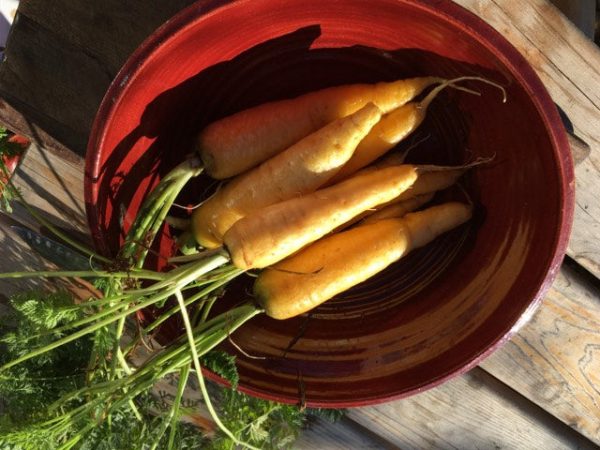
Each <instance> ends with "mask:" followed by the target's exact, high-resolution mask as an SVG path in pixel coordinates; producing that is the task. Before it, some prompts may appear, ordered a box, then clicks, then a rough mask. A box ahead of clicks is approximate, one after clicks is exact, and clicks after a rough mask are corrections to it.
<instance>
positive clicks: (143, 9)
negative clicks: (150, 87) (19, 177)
mask: <svg viewBox="0 0 600 450" xmlns="http://www.w3.org/2000/svg"><path fill="white" fill-rule="evenodd" d="M191 3H193V1H192V0H160V1H155V2H151V3H150V2H148V1H144V0H132V1H126V2H123V1H120V0H103V1H98V2H94V1H83V0H53V1H52V2H48V1H47V0H22V1H21V3H20V5H19V10H18V13H17V16H16V18H15V23H14V26H13V27H12V29H11V33H10V35H9V37H8V41H7V44H6V52H5V58H4V60H3V61H2V63H1V64H0V110H2V111H1V112H2V114H1V116H2V119H1V120H0V121H1V122H3V123H4V124H5V125H7V126H9V127H11V128H13V129H15V126H18V127H19V128H17V129H16V131H19V132H22V133H25V134H26V135H28V137H30V138H32V139H33V140H34V141H35V142H38V143H39V144H41V145H42V146H43V147H46V148H48V147H50V148H61V147H67V148H69V149H71V150H73V151H74V152H75V153H77V154H79V155H84V154H85V148H86V144H87V138H88V135H89V130H90V127H91V125H92V121H93V119H94V116H95V114H96V111H97V109H98V106H99V104H100V101H101V100H102V97H103V96H104V93H105V92H106V90H107V88H108V86H109V84H110V82H111V81H112V79H113V78H114V76H115V75H116V73H117V72H118V70H119V69H120V67H121V66H122V65H123V63H124V62H125V60H126V59H127V57H128V56H129V55H130V54H131V53H132V52H133V51H134V50H135V49H136V48H137V47H138V46H139V45H140V44H141V43H142V41H143V40H144V39H145V38H146V37H147V36H149V35H150V34H151V33H152V32H153V31H154V30H155V29H156V28H157V27H159V26H160V25H161V24H162V23H164V22H165V21H166V20H168V19H169V18H170V17H172V16H173V15H174V14H176V13H177V12H178V11H180V10H181V9H183V8H184V7H186V6H188V5H189V4H191ZM2 103H5V104H6V105H5V106H4V107H2V106H3V105H2ZM25 118H26V119H25ZM37 130H42V132H38V131H37Z"/></svg>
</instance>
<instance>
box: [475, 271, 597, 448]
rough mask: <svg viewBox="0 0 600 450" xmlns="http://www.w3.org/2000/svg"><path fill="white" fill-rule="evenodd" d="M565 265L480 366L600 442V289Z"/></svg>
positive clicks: (595, 281) (595, 282) (566, 422)
mask: <svg viewBox="0 0 600 450" xmlns="http://www.w3.org/2000/svg"><path fill="white" fill-rule="evenodd" d="M586 278H587V277H585V276H583V275H582V274H581V273H580V272H579V271H577V270H574V269H573V268H571V267H569V266H567V265H564V266H563V268H562V270H561V272H560V274H559V276H558V279H557V280H556V282H555V283H554V287H553V289H551V290H550V292H549V293H548V295H547V296H546V298H545V299H544V302H543V304H542V306H541V307H540V308H539V309H538V311H537V313H536V314H535V315H534V316H533V318H532V319H531V321H530V322H529V323H528V324H527V325H525V326H524V327H523V328H522V329H521V330H520V331H519V332H518V333H517V335H515V336H514V337H513V338H512V339H511V340H510V342H508V343H507V344H506V345H505V346H504V347H503V348H502V349H500V350H499V351H497V352H496V353H494V354H493V355H492V356H491V357H490V358H488V359H487V360H486V361H484V363H483V364H482V365H481V367H483V368H484V369H485V370H486V371H487V372H489V373H490V374H492V375H494V376H495V377H496V378H498V379H499V380H501V381H503V382H504V383H506V384H507V385H509V386H511V387H512V388H513V389H515V390H516V391H518V392H519V393H520V394H522V395H523V396H525V397H527V398H528V399H529V400H531V401H532V402H534V403H535V404H537V405H539V406H540V407H541V408H543V409H545V410H546V411H548V412H549V413H551V414H553V415H554V416H556V417H557V418H559V419H560V420H561V421H563V422H564V423H565V424H567V425H569V426H570V427H572V428H574V429H576V430H577V431H579V432H580V433H582V434H583V435H585V436H587V437H588V438H589V439H590V440H592V441H594V442H595V443H596V444H599V445H600V289H599V288H598V284H597V280H594V283H590V281H589V280H588V279H586Z"/></svg>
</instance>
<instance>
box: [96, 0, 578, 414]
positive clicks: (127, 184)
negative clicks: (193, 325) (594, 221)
mask: <svg viewBox="0 0 600 450" xmlns="http://www.w3.org/2000/svg"><path fill="white" fill-rule="evenodd" d="M422 75H436V76H442V77H446V78H450V77H457V76H464V75H472V76H483V77H486V78H488V79H490V80H493V81H494V82H496V83H499V84H501V85H502V86H504V87H505V88H506V93H507V101H506V103H503V102H502V95H501V92H500V91H499V90H498V89H496V88H494V87H492V86H489V85H486V84H483V83H477V82H468V83H466V84H465V85H466V86H469V87H470V88H471V89H475V90H477V91H479V92H480V93H481V95H480V96H475V95H470V94H468V93H465V92H459V91H453V90H447V91H444V93H443V95H440V96H439V98H438V99H436V101H435V102H434V103H433V104H432V107H431V109H430V111H429V113H428V117H427V119H426V121H425V123H424V124H423V125H422V126H421V127H420V128H419V130H418V131H417V132H416V133H415V134H414V135H413V136H411V137H410V138H409V139H408V140H407V141H406V142H405V143H403V144H401V146H404V147H406V146H409V145H411V144H415V143H418V145H416V146H415V148H414V149H412V150H411V152H410V160H411V161H413V162H419V163H437V164H460V163H465V162H469V161H473V160H475V159H477V158H478V157H483V158H490V162H488V163H486V164H484V165H482V166H480V167H478V168H476V169H474V170H471V171H470V172H469V173H468V174H467V176H466V177H465V178H464V179H463V181H462V183H461V188H460V189H458V188H457V189H454V190H453V191H451V192H450V193H445V194H441V195H439V196H438V197H437V199H436V201H442V200H443V199H445V198H449V197H461V198H463V199H464V198H465V197H468V199H469V201H472V202H473V203H474V205H475V207H476V208H475V216H474V218H473V220H472V221H471V222H470V223H468V224H466V225H464V226H462V227H460V228H459V229H457V230H454V231H453V232H451V233H449V234H447V235H445V236H444V237H441V238H439V239H438V240H436V241H435V242H434V243H432V244H431V245H429V246H428V247H426V248H424V249H422V250H419V251H417V252H415V253H413V254H411V255H409V257H407V258H406V259H405V260H403V261H400V262H398V263H397V264H395V265H393V266H392V267H390V268H388V269H387V270H386V271H385V272H383V273H382V274H380V275H379V276H376V277H375V278H373V279H371V280H369V281H367V282H366V283H363V284H362V285H360V286H357V287H356V288H355V289H352V290H351V291H349V292H347V293H344V294H342V295H339V296H338V297H337V298H335V299H333V300H331V301H330V302H328V303H326V304H324V305H323V306H321V307H319V308H317V309H316V310H315V311H313V312H312V313H309V314H305V315H303V316H301V317H297V318H295V319H290V320H287V321H275V320H272V319H269V318H268V317H265V316H259V317H257V318H255V319H253V320H252V321H251V322H249V323H247V324H246V325H245V326H244V327H243V328H242V329H240V330H239V331H238V332H236V333H235V334H234V335H233V336H232V339H233V341H234V342H235V343H236V345H237V346H239V347H240V348H243V349H244V351H245V353H247V354H249V355H254V356H259V357H260V358H251V357H247V356H245V355H244V354H241V353H240V352H239V351H238V350H237V349H236V348H235V347H234V346H232V345H230V344H227V346H226V347H227V349H228V350H229V351H231V352H234V353H235V354H236V355H237V364H238V370H239V373H240V379H241V381H240V386H241V388H242V389H243V390H245V391H246V392H249V393H251V394H253V395H258V396H261V397H265V398H270V399H274V400H279V401H284V402H290V403H297V402H305V403H306V404H308V405H312V406H330V407H334V406H335V407H339V406H358V405H364V404H371V403H376V402H382V401H386V400H390V399H393V398H399V397H402V396H406V395H409V394H412V393H415V392H419V391H420V390H423V389H425V388H427V387H430V386H434V385H436V384H438V383H439V382H441V381H443V380H445V379H447V378H448V377H450V376H453V375H456V374H459V373H462V372H464V371H466V370H467V369H468V368H470V367H472V366H473V365H475V364H476V363H477V362H478V361H479V360H480V359H481V358H482V357H483V356H485V355H486V354H488V353H489V352H490V351H492V349H494V348H495V347H497V346H498V345H499V344H500V343H502V342H503V341H504V340H506V339H507V338H508V337H509V336H510V334H511V332H513V331H514V330H515V328H516V326H517V325H518V324H519V323H521V322H522V321H524V320H525V319H526V318H527V317H528V315H530V314H531V311H532V310H533V308H534V307H535V305H536V304H537V302H538V300H539V299H540V296H541V295H542V293H543V291H544V289H545V288H546V287H547V286H548V285H549V283H550V282H551V280H552V277H553V274H554V272H555V270H556V269H557V267H558V265H559V263H560V260H561V257H562V254H563V252H564V249H565V245H566V239H567V236H568V233H569V224H570V219H571V211H572V203H573V198H572V196H573V193H572V187H571V184H570V183H571V181H572V168H571V162H570V156H569V153H568V147H567V144H566V139H565V136H564V132H563V131H562V128H561V124H560V122H559V119H558V115H557V113H556V111H555V108H554V105H553V104H552V102H551V101H550V99H549V97H548V94H547V93H546V92H545V90H544V88H543V86H542V84H541V83H540V81H539V80H538V79H537V77H536V76H535V74H534V73H533V71H532V69H531V68H530V67H529V66H528V65H527V63H526V62H525V60H524V59H523V58H522V57H521V56H520V55H519V54H518V53H517V52H516V50H514V48H512V47H511V46H510V45H509V44H508V43H507V42H506V41H505V40H504V39H503V38H502V37H501V36H500V35H499V34H498V33H496V32H495V31H494V30H492V29H491V28H490V27H489V26H487V25H485V24H484V23H482V22H481V21H480V20H479V19H478V18H476V17H475V16H473V15H472V14H470V13H468V12H466V11H465V10H463V9H461V8H460V7H458V6H456V5H454V4H452V3H450V2H438V1H436V2H427V1H425V2H417V1H408V0H406V1H402V0H377V1H374V2H364V1H362V0H345V1H329V2H323V1H320V0H286V1H269V0H252V1H236V2H223V1H220V2H216V1H201V2H198V3H197V4H196V5H194V6H192V7H190V8H188V9H187V10H184V11H183V12H182V13H180V14H179V15H178V16H176V17H175V18H174V19H173V20H171V21H169V22H168V23H167V24H166V25H165V26H163V27H162V28H161V29H159V30H158V31H157V32H156V33H155V34H154V35H153V36H152V37H151V38H149V40H147V41H146V42H145V43H144V45H143V46H142V47H141V48H140V49H139V50H138V51H137V52H136V53H135V54H134V55H132V57H131V59H130V60H129V62H128V63H127V64H126V66H125V67H124V68H123V70H122V71H121V72H120V74H119V76H118V77H117V79H116V80H115V82H114V83H113V84H112V86H111V88H110V90H109V92H108V93H107V96H106V98H105V100H104V102H103V104H102V106H101V108H100V111H99V114H98V116H97V119H96V122H95V124H94V128H93V133H92V137H91V139H90V146H89V150H88V159H87V176H86V195H87V199H86V201H87V208H88V217H89V222H90V226H91V230H92V233H93V236H94V240H95V242H96V245H97V247H98V248H99V250H100V251H101V252H103V253H105V254H115V253H116V251H117V249H118V246H119V244H120V242H121V240H122V238H123V236H122V232H121V228H120V217H121V216H122V213H121V211H122V210H123V209H124V210H125V211H126V214H125V216H124V220H125V222H127V223H131V221H132V218H133V217H134V215H135V213H136V212H137V209H138V208H139V205H140V202H141V200H142V198H143V196H144V195H145V194H146V193H147V192H148V190H149V189H150V188H151V187H152V186H153V185H155V184H156V182H157V181H158V179H160V177H161V176H162V175H164V174H165V173H166V172H167V171H168V170H169V169H170V168H172V167H173V166H174V165H176V164H177V163H178V162H180V161H182V160H183V159H184V158H185V157H186V155H188V154H189V153H190V152H192V148H193V139H194V136H195V135H196V134H197V132H198V131H199V130H200V129H201V128H202V127H203V126H204V125H206V124H208V123H210V122H211V121H213V120H215V119H218V118H220V117H223V116H226V115H229V114H231V113H234V112H236V111H239V110H241V109H244V108H247V107H249V106H252V105H256V104H259V103H262V102H265V101H269V100H275V99H281V98H289V97H293V96H295V95H298V94H301V93H304V92H308V91H311V90H314V89H318V88H323V87H327V86H332V85H339V84H345V83H355V82H375V81H385V80H394V79H398V78H405V77H412V76H422ZM211 189H214V183H212V182H211V181H210V180H209V179H208V178H203V177H200V179H198V180H195V181H194V182H193V183H192V184H191V185H190V186H189V187H188V188H187V189H186V191H185V192H184V193H183V194H182V198H181V199H180V200H179V203H184V204H187V203H190V204H193V203H197V202H198V201H199V199H202V198H205V197H206V196H207V195H208V194H209V193H210V191H211ZM159 248H160V251H161V252H162V254H163V255H164V254H168V253H169V252H171V251H172V239H171V237H170V234H169V230H166V229H165V231H164V233H163V235H162V236H161V239H160V244H159ZM252 280H253V279H252V278H251V277H248V276H244V277H242V278H239V279H238V280H236V281H235V282H234V283H232V284H231V286H230V287H229V288H228V289H227V291H226V294H225V296H224V298H223V299H222V300H220V307H221V309H224V308H226V307H227V306H230V305H234V304H236V303H239V302H241V301H244V300H247V299H249V298H250V296H249V294H248V292H249V290H250V287H251V283H252ZM179 326H180V325H179V324H178V323H172V324H170V328H169V329H168V330H167V332H165V333H167V334H169V333H170V335H173V334H176V333H177V332H179V329H178V327H179Z"/></svg>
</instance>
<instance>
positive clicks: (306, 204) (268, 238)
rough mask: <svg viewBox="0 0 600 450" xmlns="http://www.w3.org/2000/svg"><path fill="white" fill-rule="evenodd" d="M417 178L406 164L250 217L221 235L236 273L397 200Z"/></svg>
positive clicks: (268, 262) (286, 253)
mask: <svg viewBox="0 0 600 450" xmlns="http://www.w3.org/2000/svg"><path fill="white" fill-rule="evenodd" d="M416 179H417V168H416V167H415V166H411V165H402V166H395V167H387V168H384V169H381V170H374V171H369V172H367V173H364V174H358V175H355V176H354V177H352V178H349V179H348V180H345V181H343V182H341V183H338V184H336V185H333V186H331V187H328V188H325V189H321V190H318V191H316V192H313V193H312V194H308V195H305V196H302V197H296V198H293V199H290V200H286V201H283V202H281V203H276V204H274V205H271V206H267V207H266V208H263V209H261V210H258V211H256V212H254V213H252V214H249V215H248V216H246V217H244V218H242V219H240V220H238V221H237V222H236V223H235V224H233V225H232V227H231V228H230V229H229V230H228V231H227V232H226V233H225V235H224V237H223V242H224V245H225V247H226V248H227V250H228V251H229V254H230V256H231V259H232V261H233V263H234V265H235V266H236V267H238V268H240V269H251V268H262V267H266V266H269V265H271V264H274V263H276V262H277V261H280V260H281V259H283V258H285V257H286V256H289V255H291V254H292V253H294V252H296V251H297V250H299V249H300V248H302V247H304V246H305V245H307V244H309V243H311V242H313V241H315V240H317V239H319V238H320V237H322V236H324V235H326V234H327V233H329V232H331V231H332V230H334V229H335V228H337V227H338V226H340V225H341V224H343V223H346V222H348V221H349V220H351V219H352V218H353V217H355V216H357V215H359V214H360V213H362V212H363V211H365V210H368V209H371V208H374V207H375V206H377V205H380V204H382V203H385V202H388V201H390V200H392V199H393V198H396V197H398V196H399V195H400V194H401V193H402V192H404V191H405V190H406V189H408V188H409V187H410V186H411V185H412V184H413V183H414V182H415V180H416Z"/></svg>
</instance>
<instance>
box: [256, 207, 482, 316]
mask: <svg viewBox="0 0 600 450" xmlns="http://www.w3.org/2000/svg"><path fill="white" fill-rule="evenodd" d="M470 217H471V207H470V206H469V205H465V204H462V203H454V202H453V203H445V204H442V205H438V206H433V207H431V208H428V209H426V210H424V211H420V212H415V213H409V214H407V215H406V216H404V217H403V218H401V219H385V220H380V221H378V222H375V223H372V224H366V225H361V226H358V227H356V228H352V229H350V230H348V231H345V232H342V233H337V234H333V235H330V236H328V237H325V238H323V239H321V240H319V241H317V242H315V243H313V244H311V245H310V246H308V247H306V248H304V249H303V250H301V251H299V252H298V253H296V254H294V255H293V256H291V257H289V258H287V259H285V260H283V261H281V262H280V263H278V264H276V265H274V266H273V267H270V268H267V269H265V270H263V271H262V272H261V273H260V274H259V276H258V278H257V279H256V282H255V284H254V293H255V296H256V300H257V301H258V303H259V304H260V305H261V306H262V307H263V308H264V309H265V311H266V313H267V314H268V315H269V316H270V317H272V318H275V319H287V318H290V317H294V316H297V315H299V314H302V313H305V312H307V311H309V310H311V309H313V308H315V307H316V306H318V305H320V304H322V303H323V302H325V301H327V300H329V299H330V298H332V297H334V296H335V295H337V294H339V293H341V292H344V291H345V290H347V289H349V288H351V287H353V286H355V285H357V284H358V283H360V282H362V281H365V280H366V279H368V278H370V277H372V276H373V275H375V274H377V273H379V272H381V271H382V270H384V269H385V268H386V267H388V266H389V265H390V264H392V263H394V262H395V261H397V260H399V259H400V258H402V257H403V256H404V255H406V254H407V253H408V252H410V251H411V250H413V249H415V248H418V247H422V246H424V245H426V244H428V243H429V242H431V241H432V240H434V239H435V238H436V237H437V236H439V235H441V234H442V233H445V232H446V231H448V230H450V229H452V228H455V227H457V226H458V225H461V224H462V223H464V222H466V221H467V220H469V219H470Z"/></svg>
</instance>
